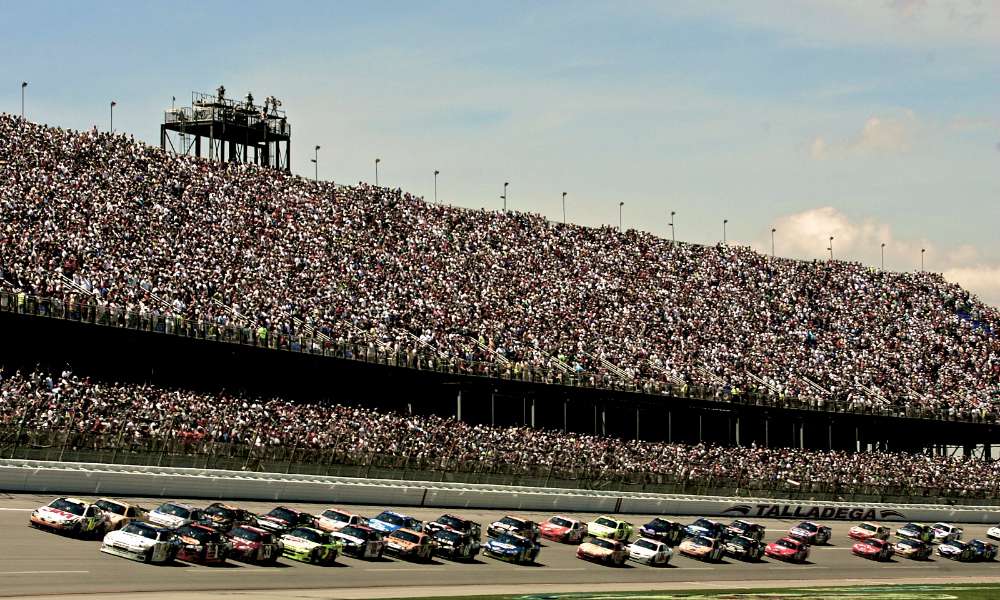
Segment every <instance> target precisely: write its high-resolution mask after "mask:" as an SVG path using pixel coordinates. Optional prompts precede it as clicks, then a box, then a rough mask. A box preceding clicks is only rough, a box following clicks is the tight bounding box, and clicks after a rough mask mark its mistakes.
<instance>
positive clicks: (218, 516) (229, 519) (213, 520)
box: [198, 502, 257, 533]
mask: <svg viewBox="0 0 1000 600" xmlns="http://www.w3.org/2000/svg"><path fill="white" fill-rule="evenodd" d="M256 522H257V518H256V516H254V514H253V513H252V512H250V511H248V510H244V509H242V508H239V507H238V506H231V505H229V504H223V503H222V502H213V503H212V504H209V505H208V506H207V507H206V508H205V511H204V513H203V516H202V518H201V521H199V522H198V523H199V524H201V525H204V526H206V527H211V528H212V529H214V530H216V531H219V532H222V533H225V532H227V531H229V530H230V529H232V528H233V527H237V526H239V525H247V524H250V523H256Z"/></svg>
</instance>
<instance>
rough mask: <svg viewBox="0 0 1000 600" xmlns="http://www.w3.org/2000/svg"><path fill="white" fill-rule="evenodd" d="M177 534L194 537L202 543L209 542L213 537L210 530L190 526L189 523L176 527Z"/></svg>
mask: <svg viewBox="0 0 1000 600" xmlns="http://www.w3.org/2000/svg"><path fill="white" fill-rule="evenodd" d="M177 535H183V536H184V537H190V538H194V539H196V540H198V541H199V542H202V543H205V542H210V541H212V538H213V537H215V536H214V535H213V534H212V532H211V531H205V530H204V529H202V528H201V527H191V526H190V525H187V526H185V527H181V528H180V529H178V530H177Z"/></svg>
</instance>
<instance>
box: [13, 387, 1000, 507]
mask: <svg viewBox="0 0 1000 600" xmlns="http://www.w3.org/2000/svg"><path fill="white" fill-rule="evenodd" d="M0 373H2V372H0ZM0 377H2V379H0V431H6V432H8V433H10V432H12V431H15V430H16V431H21V432H66V431H68V432H72V433H75V434H92V436H91V437H92V438H97V437H102V439H103V442H102V443H103V444H108V445H115V444H116V445H118V446H120V447H122V448H142V447H145V446H144V443H145V442H148V441H149V440H156V439H159V440H164V439H166V440H175V441H176V440H179V441H183V442H185V445H186V446H190V447H191V448H195V449H196V448H199V447H200V448H204V447H206V446H207V445H210V444H212V443H220V444H243V445H249V446H252V447H254V448H265V449H266V448H276V447H285V448H288V447H293V448H296V449H299V450H300V451H308V450H336V451H338V452H339V453H340V455H341V456H343V457H350V456H353V457H355V458H357V457H361V458H367V457H369V456H370V455H373V454H378V455H381V456H391V457H398V458H403V457H405V458H406V459H407V460H408V461H410V460H412V462H413V463H421V464H426V465H430V466H431V467H432V468H453V469H462V468H467V469H477V470H479V469H483V468H484V466H485V467H486V468H489V467H490V466H492V467H496V466H508V465H519V466H525V467H547V468H555V469H557V470H559V472H567V471H568V472H577V473H590V474H594V473H596V474H597V476H599V477H605V478H608V479H613V478H617V477H621V476H629V475H632V476H638V477H639V478H644V479H647V480H650V479H652V480H655V479H657V478H661V479H662V480H667V481H684V482H693V483H699V482H713V481H715V482H717V481H726V480H732V481H740V482H743V484H744V485H746V484H748V483H751V482H752V483H754V484H755V485H757V486H759V487H763V488H765V489H770V488H771V486H777V485H779V484H782V485H783V484H787V483H788V482H789V481H792V482H796V484H799V485H804V486H808V485H809V484H811V483H814V482H819V483H822V484H825V485H829V484H836V485H837V487H838V488H840V489H844V490H851V489H857V488H872V489H891V488H899V489H904V490H915V489H918V488H935V489H941V490H950V493H952V494H955V495H969V496H982V495H983V494H987V493H996V492H997V490H998V489H1000V462H998V461H983V460H977V459H968V458H951V457H947V456H940V455H930V454H910V453H886V452H827V451H810V450H801V449H795V448H765V447H753V446H751V447H743V448H740V449H739V450H735V449H733V448H727V447H722V446H714V445H706V444H697V445H686V444H677V443H663V442H650V441H637V440H631V441H626V440H621V439H616V438H611V437H602V436H595V435H586V434H580V433H572V432H569V433H567V432H562V431H553V430H543V429H534V428H529V427H493V426H488V425H471V424H468V423H465V422H461V421H457V420H455V419H454V418H443V417H438V416H415V415H405V414H398V413H393V412H380V411H377V410H372V409H369V408H364V407H358V406H345V405H338V404H334V403H331V402H327V401H322V402H290V401H287V400H282V399H277V398H273V399H260V398H251V397H246V396H242V395H226V394H206V393H198V392H193V391H190V390H175V389H165V388H157V387H153V386H149V385H138V384H108V383H97V382H92V381H90V380H88V379H86V378H80V377H77V376H75V375H73V374H72V373H70V372H69V371H64V372H62V373H61V374H58V373H49V372H46V371H43V370H36V371H35V372H33V373H21V372H8V373H5V374H0ZM54 439H55V440H56V442H57V443H59V442H62V441H65V440H71V443H78V444H86V443H89V442H87V439H89V438H87V437H86V435H81V436H80V437H79V439H77V438H76V437H73V436H62V437H57V438H54Z"/></svg>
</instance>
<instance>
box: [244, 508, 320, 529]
mask: <svg viewBox="0 0 1000 600" xmlns="http://www.w3.org/2000/svg"><path fill="white" fill-rule="evenodd" d="M315 522H316V517H314V516H312V515H311V514H309V513H307V512H302V511H301V510H295V509H293V508H288V507H287V506H276V507H275V508H272V509H271V511H270V512H268V513H267V514H266V515H260V516H259V517H257V524H256V526H257V527H260V528H261V529H266V530H268V531H270V532H271V533H274V534H276V535H279V536H280V535H284V534H286V533H288V532H289V531H291V530H293V529H295V528H296V527H313V526H314V524H315Z"/></svg>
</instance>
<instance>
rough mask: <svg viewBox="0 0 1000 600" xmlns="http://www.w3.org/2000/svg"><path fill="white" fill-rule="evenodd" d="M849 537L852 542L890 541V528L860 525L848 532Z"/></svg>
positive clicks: (866, 523)
mask: <svg viewBox="0 0 1000 600" xmlns="http://www.w3.org/2000/svg"><path fill="white" fill-rule="evenodd" d="M897 535H898V533H897ZM847 537H849V538H851V539H852V540H869V539H876V540H887V539H889V528H888V527H885V526H883V525H876V524H875V523H868V522H865V523H859V524H857V525H855V526H854V527H851V528H850V529H848V530H847Z"/></svg>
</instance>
